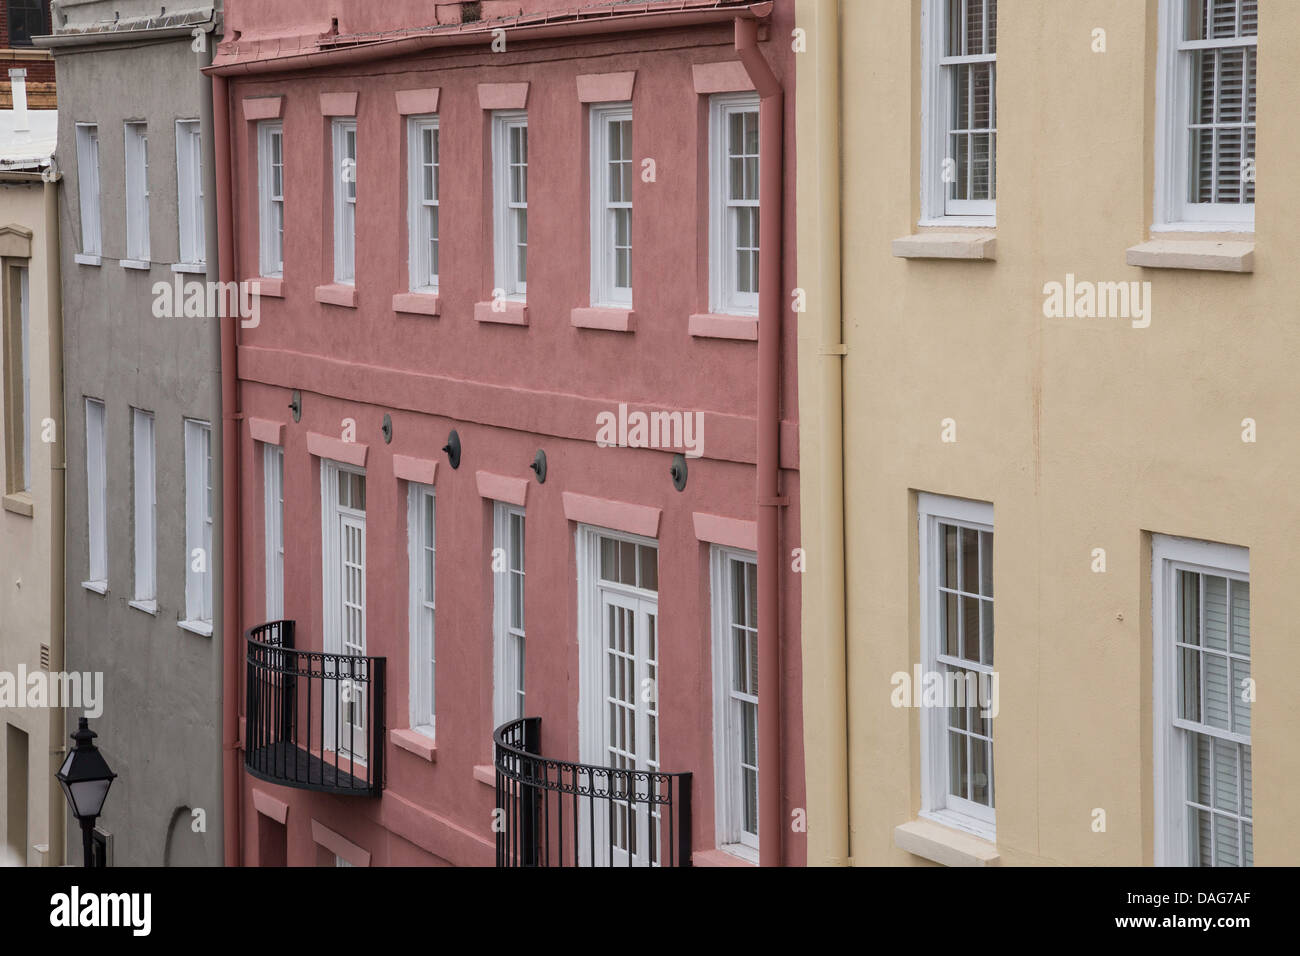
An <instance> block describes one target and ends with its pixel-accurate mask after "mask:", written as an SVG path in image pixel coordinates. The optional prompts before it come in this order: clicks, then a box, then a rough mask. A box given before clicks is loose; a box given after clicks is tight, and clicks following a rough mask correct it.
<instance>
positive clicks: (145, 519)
mask: <svg viewBox="0 0 1300 956" xmlns="http://www.w3.org/2000/svg"><path fill="white" fill-rule="evenodd" d="M131 432H132V439H131V440H132V457H133V459H134V469H133V474H132V478H133V480H134V484H135V489H134V490H135V494H134V498H135V600H134V601H133V602H132V603H133V604H134V605H136V606H139V607H141V608H142V609H143V610H148V611H153V610H156V608H157V604H156V602H157V597H158V593H157V571H158V544H157V538H156V536H155V535H156V531H155V529H156V528H157V514H158V498H157V479H156V477H155V464H154V462H155V454H156V453H155V444H154V417H153V412H147V411H145V410H144V409H142V408H133V409H131Z"/></svg>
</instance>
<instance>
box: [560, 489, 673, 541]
mask: <svg viewBox="0 0 1300 956" xmlns="http://www.w3.org/2000/svg"><path fill="white" fill-rule="evenodd" d="M562 497H563V498H564V517H565V518H567V519H568V520H570V521H576V522H578V523H579V524H591V525H597V526H599V527H601V528H610V529H612V530H614V531H626V532H627V533H628V534H639V535H643V536H644V537H647V538H657V537H659V516H660V515H661V514H662V513H663V512H662V511H661V510H660V509H659V508H651V507H650V506H649V505H634V504H629V503H628V502H626V501H610V500H609V499H607V498H593V497H591V496H590V495H580V494H576V493H575V492H572V491H566V492H564V494H563V496H562Z"/></svg>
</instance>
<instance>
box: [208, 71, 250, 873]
mask: <svg viewBox="0 0 1300 956" xmlns="http://www.w3.org/2000/svg"><path fill="white" fill-rule="evenodd" d="M212 114H213V123H212V126H213V130H212V146H213V152H214V157H213V165H214V167H215V169H216V179H217V182H216V186H217V237H218V238H217V265H218V270H219V275H220V277H221V281H222V282H234V281H235V236H234V216H233V200H232V197H231V189H232V185H231V179H230V104H229V91H228V87H227V81H226V78H225V77H224V76H213V77H212ZM237 312H238V310H236V313H237ZM238 322H239V316H238V314H236V315H233V316H229V317H227V318H220V319H218V324H219V325H220V326H221V580H222V587H221V618H222V634H221V647H222V663H223V665H224V666H223V668H222V681H221V725H222V733H221V758H222V760H221V765H222V781H221V783H222V787H221V789H222V798H223V799H222V807H223V814H222V815H223V818H224V828H225V832H224V834H223V836H224V841H223V842H224V844H225V861H226V865H227V866H239V865H241V863H242V862H243V861H242V847H243V841H242V840H241V839H240V836H241V830H240V827H241V825H242V815H241V813H240V808H239V798H240V794H241V792H242V787H241V785H240V784H241V774H242V771H241V768H240V766H239V649H240V647H241V646H242V644H243V642H242V641H241V640H240V636H239V611H240V608H239V500H240V499H239V399H238V390H237V383H236V373H237V369H236V364H235V363H236V359H237V357H238V353H237V349H236V342H235V330H236V328H237V327H238Z"/></svg>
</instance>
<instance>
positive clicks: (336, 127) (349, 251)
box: [332, 120, 357, 285]
mask: <svg viewBox="0 0 1300 956" xmlns="http://www.w3.org/2000/svg"><path fill="white" fill-rule="evenodd" d="M332 125H333V140H334V169H333V176H334V281H335V282H338V283H342V284H344V285H352V284H353V283H354V282H355V281H356V236H357V180H356V176H357V165H356V162H357V155H356V154H357V124H356V121H355V120H335V121H334V122H333V124H332Z"/></svg>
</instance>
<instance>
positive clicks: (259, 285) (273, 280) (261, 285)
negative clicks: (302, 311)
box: [244, 276, 284, 299]
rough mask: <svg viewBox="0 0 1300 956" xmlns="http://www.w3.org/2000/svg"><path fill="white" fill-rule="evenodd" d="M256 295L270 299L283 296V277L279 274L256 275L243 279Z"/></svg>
mask: <svg viewBox="0 0 1300 956" xmlns="http://www.w3.org/2000/svg"><path fill="white" fill-rule="evenodd" d="M244 281H245V282H246V283H248V285H249V286H250V287H251V288H252V289H253V291H254V292H255V293H256V294H257V295H264V296H267V297H268V298H271V299H283V298H284V279H283V278H282V277H280V276H257V277H255V278H252V279H245V280H244Z"/></svg>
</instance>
